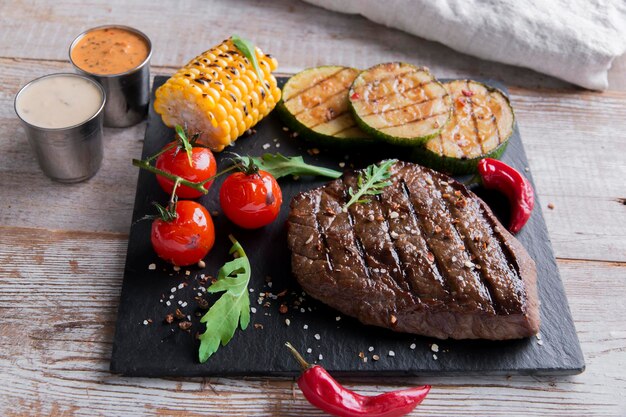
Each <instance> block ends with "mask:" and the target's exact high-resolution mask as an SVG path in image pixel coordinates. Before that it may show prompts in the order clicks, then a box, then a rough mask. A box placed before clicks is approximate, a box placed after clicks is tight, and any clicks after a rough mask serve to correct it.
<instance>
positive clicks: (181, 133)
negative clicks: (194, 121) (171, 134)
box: [175, 125, 193, 166]
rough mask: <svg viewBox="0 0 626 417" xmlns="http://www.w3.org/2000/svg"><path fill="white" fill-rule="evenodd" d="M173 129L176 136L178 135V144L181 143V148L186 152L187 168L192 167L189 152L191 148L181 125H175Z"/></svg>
mask: <svg viewBox="0 0 626 417" xmlns="http://www.w3.org/2000/svg"><path fill="white" fill-rule="evenodd" d="M175 129H176V134H177V135H178V138H179V139H180V143H182V145H183V148H185V152H187V159H189V166H192V165H193V163H192V162H191V152H192V149H193V147H192V146H191V143H189V139H187V134H186V133H185V129H183V127H182V126H181V125H176V127H175Z"/></svg>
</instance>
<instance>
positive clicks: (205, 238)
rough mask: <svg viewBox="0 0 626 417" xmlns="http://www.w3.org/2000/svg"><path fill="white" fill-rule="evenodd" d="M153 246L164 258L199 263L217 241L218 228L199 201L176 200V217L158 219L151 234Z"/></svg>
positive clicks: (177, 262) (176, 262)
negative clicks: (167, 219)
mask: <svg viewBox="0 0 626 417" xmlns="http://www.w3.org/2000/svg"><path fill="white" fill-rule="evenodd" d="M150 240H151V241H152V247H153V248H154V251H155V252H156V253H157V255H159V257H160V258H162V259H164V260H166V261H168V262H171V263H173V264H174V265H178V266H186V265H192V264H195V263H197V262H198V261H199V260H201V259H202V258H204V257H205V256H206V255H207V253H209V251H210V250H211V248H212V247H213V243H215V229H214V228H213V220H211V216H210V215H209V212H208V211H207V210H206V209H205V208H204V207H203V206H202V205H200V204H198V203H196V202H195V201H188V200H181V201H178V202H177V203H176V218H175V219H172V220H170V221H166V220H164V219H161V218H159V219H156V220H154V221H153V222H152V233H151V235H150Z"/></svg>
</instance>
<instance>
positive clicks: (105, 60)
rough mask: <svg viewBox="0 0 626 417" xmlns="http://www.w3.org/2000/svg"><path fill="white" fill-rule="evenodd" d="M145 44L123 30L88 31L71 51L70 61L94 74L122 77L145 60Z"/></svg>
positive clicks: (139, 37)
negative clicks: (122, 74)
mask: <svg viewBox="0 0 626 417" xmlns="http://www.w3.org/2000/svg"><path fill="white" fill-rule="evenodd" d="M148 48H149V47H148V43H147V42H146V40H145V39H144V38H143V37H142V36H141V35H139V34H137V33H135V32H132V31H129V30H126V29H123V28H116V27H110V28H101V29H94V30H92V31H90V32H87V34H86V35H85V36H83V38H82V39H80V40H79V41H78V42H77V43H76V45H74V47H73V48H72V51H71V54H70V55H71V58H72V62H73V63H74V65H76V66H77V67H78V68H80V69H81V70H83V71H85V72H88V73H91V74H96V75H113V74H121V73H124V72H127V71H130V70H132V69H133V68H136V67H138V66H139V65H141V63H142V62H143V61H144V60H145V59H146V58H147V57H148V54H149V53H150V51H149V50H148Z"/></svg>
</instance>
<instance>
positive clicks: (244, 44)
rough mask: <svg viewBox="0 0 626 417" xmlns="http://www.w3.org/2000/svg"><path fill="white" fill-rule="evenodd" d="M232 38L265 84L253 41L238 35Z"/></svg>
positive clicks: (260, 80)
mask: <svg viewBox="0 0 626 417" xmlns="http://www.w3.org/2000/svg"><path fill="white" fill-rule="evenodd" d="M230 40H231V41H233V44H235V46H236V47H237V49H239V50H240V51H241V53H242V54H243V55H244V56H245V57H246V58H248V60H249V61H250V62H251V63H252V66H253V67H254V71H256V76H257V77H259V82H260V83H261V85H263V76H262V75H261V69H260V68H259V61H257V59H256V53H255V52H254V45H253V44H252V42H250V41H249V40H247V39H244V38H242V37H240V36H237V35H233V36H231V37H230Z"/></svg>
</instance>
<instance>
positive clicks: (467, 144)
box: [413, 80, 515, 174]
mask: <svg viewBox="0 0 626 417" xmlns="http://www.w3.org/2000/svg"><path fill="white" fill-rule="evenodd" d="M444 86H445V87H446V89H447V90H448V93H449V94H450V97H451V98H452V100H453V103H454V106H453V107H454V111H453V114H452V119H451V120H450V123H448V124H447V125H446V126H445V127H444V129H443V130H442V132H441V134H440V135H438V136H437V137H435V138H433V139H431V140H429V141H428V142H427V143H426V144H425V145H424V147H421V148H416V149H415V150H414V153H413V159H414V160H416V161H417V162H419V163H421V164H422V165H426V166H429V167H431V168H434V169H437V170H439V171H445V172H448V173H451V174H470V173H474V172H476V167H477V165H478V161H480V160H481V159H482V158H499V157H500V156H501V155H502V153H503V152H504V150H505V148H506V145H507V143H508V140H509V137H510V136H511V134H512V133H513V124H514V121H515V116H514V113H513V108H512V107H511V104H510V103H509V99H508V98H507V96H506V95H505V94H504V93H503V92H502V91H500V90H498V89H497V88H493V87H489V86H486V85H484V84H481V83H479V82H476V81H471V80H457V81H450V82H448V83H446V84H445V85H444Z"/></svg>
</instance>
